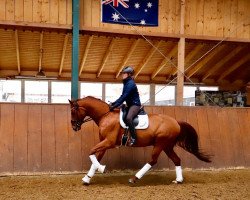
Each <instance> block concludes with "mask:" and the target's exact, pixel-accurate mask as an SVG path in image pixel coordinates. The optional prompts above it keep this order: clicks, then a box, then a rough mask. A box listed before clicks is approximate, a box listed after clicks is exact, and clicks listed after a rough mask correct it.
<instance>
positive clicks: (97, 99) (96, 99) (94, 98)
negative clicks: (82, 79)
mask: <svg viewBox="0 0 250 200" xmlns="http://www.w3.org/2000/svg"><path fill="white" fill-rule="evenodd" d="M84 99H90V100H94V101H99V102H101V103H105V104H107V103H106V102H105V101H103V100H101V99H99V98H96V97H93V96H86V97H83V98H82V99H78V100H79V101H81V100H84Z"/></svg>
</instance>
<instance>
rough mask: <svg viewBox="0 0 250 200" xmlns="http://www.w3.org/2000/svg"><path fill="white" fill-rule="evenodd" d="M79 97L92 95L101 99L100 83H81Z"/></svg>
mask: <svg viewBox="0 0 250 200" xmlns="http://www.w3.org/2000/svg"><path fill="white" fill-rule="evenodd" d="M80 96H81V98H83V97H86V96H93V97H96V98H98V99H102V83H81V94H80Z"/></svg>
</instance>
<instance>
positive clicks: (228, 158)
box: [217, 109, 234, 167]
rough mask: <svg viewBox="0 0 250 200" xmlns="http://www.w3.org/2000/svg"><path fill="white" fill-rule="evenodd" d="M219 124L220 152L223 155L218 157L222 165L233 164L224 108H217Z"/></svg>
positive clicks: (228, 128)
mask: <svg viewBox="0 0 250 200" xmlns="http://www.w3.org/2000/svg"><path fill="white" fill-rule="evenodd" d="M217 123H218V124H219V125H220V126H219V127H220V129H219V131H220V133H221V148H220V149H219V150H220V151H221V154H222V155H223V156H222V157H220V162H221V165H223V167H229V166H234V158H233V154H232V148H231V146H232V144H231V140H230V137H229V135H228V134H229V132H230V127H229V124H228V115H227V110H226V109H218V122H217Z"/></svg>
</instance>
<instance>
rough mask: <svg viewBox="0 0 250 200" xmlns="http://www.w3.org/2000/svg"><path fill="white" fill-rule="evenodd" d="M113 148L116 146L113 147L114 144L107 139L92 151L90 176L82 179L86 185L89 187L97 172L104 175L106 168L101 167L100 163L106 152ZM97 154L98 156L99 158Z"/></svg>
mask: <svg viewBox="0 0 250 200" xmlns="http://www.w3.org/2000/svg"><path fill="white" fill-rule="evenodd" d="M113 146H114V145H112V143H110V142H109V141H108V140H107V139H105V140H103V141H101V142H100V143H98V144H97V145H96V146H94V147H93V148H92V149H91V150H90V156H89V158H90V160H91V162H92V165H91V167H90V170H89V172H88V174H87V175H86V176H85V177H84V178H83V179H82V181H83V183H84V184H85V185H88V184H89V183H90V179H91V178H92V177H93V176H94V174H95V172H96V170H98V171H99V172H101V173H104V171H105V167H106V166H105V165H101V164H100V162H99V161H101V159H102V157H103V156H104V154H105V151H106V150H107V149H109V148H112V147H113ZM95 154H97V157H96V155H95Z"/></svg>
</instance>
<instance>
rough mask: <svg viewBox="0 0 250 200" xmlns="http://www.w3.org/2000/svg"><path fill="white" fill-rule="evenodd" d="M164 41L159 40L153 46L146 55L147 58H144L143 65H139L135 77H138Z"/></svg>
mask: <svg viewBox="0 0 250 200" xmlns="http://www.w3.org/2000/svg"><path fill="white" fill-rule="evenodd" d="M161 43H162V41H161V40H160V41H157V42H156V44H154V46H152V47H151V49H150V51H149V52H148V54H147V55H146V56H145V59H143V61H142V63H141V65H140V66H139V69H138V70H137V71H136V73H135V75H134V77H135V78H136V77H137V76H138V75H139V73H140V72H141V70H142V69H143V68H144V67H145V66H146V65H147V64H148V62H149V61H150V60H151V57H152V56H153V55H154V53H155V52H156V51H157V50H158V48H159V46H160V45H161Z"/></svg>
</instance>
